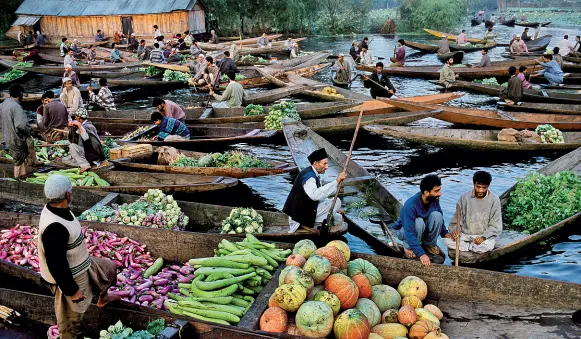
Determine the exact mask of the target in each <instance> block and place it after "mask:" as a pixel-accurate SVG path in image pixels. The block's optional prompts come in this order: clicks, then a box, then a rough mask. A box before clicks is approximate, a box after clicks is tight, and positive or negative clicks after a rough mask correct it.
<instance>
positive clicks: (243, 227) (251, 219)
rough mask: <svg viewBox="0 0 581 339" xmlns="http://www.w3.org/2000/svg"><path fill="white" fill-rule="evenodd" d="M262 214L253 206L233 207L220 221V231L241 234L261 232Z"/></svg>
mask: <svg viewBox="0 0 581 339" xmlns="http://www.w3.org/2000/svg"><path fill="white" fill-rule="evenodd" d="M263 226H264V224H263V220H262V216H261V215H260V214H258V212H256V211H255V210H254V209H253V208H243V207H239V208H235V209H233V210H232V211H231V212H230V215H229V216H228V217H227V218H226V219H224V220H223V221H222V227H221V230H220V233H222V234H224V233H227V234H243V233H262V228H263Z"/></svg>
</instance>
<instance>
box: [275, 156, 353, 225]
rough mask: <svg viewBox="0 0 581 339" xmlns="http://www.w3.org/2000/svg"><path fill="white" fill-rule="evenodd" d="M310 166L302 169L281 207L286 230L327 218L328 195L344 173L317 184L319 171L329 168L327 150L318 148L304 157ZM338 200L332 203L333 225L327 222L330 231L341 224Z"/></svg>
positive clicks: (343, 178)
mask: <svg viewBox="0 0 581 339" xmlns="http://www.w3.org/2000/svg"><path fill="white" fill-rule="evenodd" d="M307 158H308V159H309V162H310V163H311V166H309V167H306V168H305V169H303V170H302V171H301V172H300V173H299V175H298V176H297V178H296V179H295V182H294V185H293V187H292V189H291V191H290V193H289V195H288V198H287V199H286V202H285V204H284V207H283V209H282V211H283V212H284V213H286V214H287V215H288V216H289V228H290V229H289V233H293V232H295V231H296V230H297V229H298V228H299V227H300V226H306V227H312V228H318V227H320V225H321V224H322V223H323V221H324V220H325V219H326V218H327V216H328V214H329V211H330V210H331V204H332V203H333V199H328V197H329V196H332V195H334V194H335V192H336V191H337V187H338V186H339V183H341V182H342V181H343V180H345V178H347V174H346V173H345V172H341V173H340V174H339V175H338V176H337V178H336V179H335V180H333V181H331V182H329V183H328V184H326V185H324V186H323V185H321V179H320V175H321V174H324V173H325V171H326V170H327V169H328V168H329V160H328V159H327V152H326V151H325V149H324V148H321V149H318V150H316V151H314V152H313V153H311V154H310V155H309V156H308V157H307ZM340 209H341V200H340V199H337V201H336V202H335V205H334V206H333V221H334V222H333V225H331V224H330V223H331V221H330V220H327V222H328V223H329V227H330V231H333V230H334V229H335V228H341V227H342V226H343V216H342V214H343V212H342V211H341V210H340Z"/></svg>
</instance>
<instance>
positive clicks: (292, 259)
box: [286, 254, 307, 268]
mask: <svg viewBox="0 0 581 339" xmlns="http://www.w3.org/2000/svg"><path fill="white" fill-rule="evenodd" d="M306 262H307V259H305V257H303V256H302V255H300V254H291V255H289V256H288V258H286V265H287V266H296V267H300V268H302V267H303V266H304V265H305V263H306Z"/></svg>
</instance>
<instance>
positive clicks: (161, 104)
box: [151, 98, 186, 122]
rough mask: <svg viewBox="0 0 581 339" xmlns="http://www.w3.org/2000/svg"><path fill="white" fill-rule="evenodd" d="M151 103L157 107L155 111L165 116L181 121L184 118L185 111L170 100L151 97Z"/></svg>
mask: <svg viewBox="0 0 581 339" xmlns="http://www.w3.org/2000/svg"><path fill="white" fill-rule="evenodd" d="M151 105H152V106H153V107H155V108H157V111H158V112H159V113H160V114H161V115H163V116H164V117H166V118H174V119H177V120H179V121H182V122H183V121H185V120H186V113H185V112H184V110H183V109H182V108H181V107H180V106H179V105H178V104H176V103H175V102H173V101H171V100H164V99H162V98H153V102H152V104H151Z"/></svg>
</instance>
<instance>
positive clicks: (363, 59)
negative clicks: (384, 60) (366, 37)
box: [359, 45, 373, 66]
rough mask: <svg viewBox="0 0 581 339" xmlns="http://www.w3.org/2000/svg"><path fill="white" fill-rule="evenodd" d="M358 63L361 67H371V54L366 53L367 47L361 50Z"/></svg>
mask: <svg viewBox="0 0 581 339" xmlns="http://www.w3.org/2000/svg"><path fill="white" fill-rule="evenodd" d="M359 63H360V64H362V65H368V66H370V65H373V54H371V52H369V51H368V49H367V45H364V46H363V47H362V48H361V53H360V54H359Z"/></svg>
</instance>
